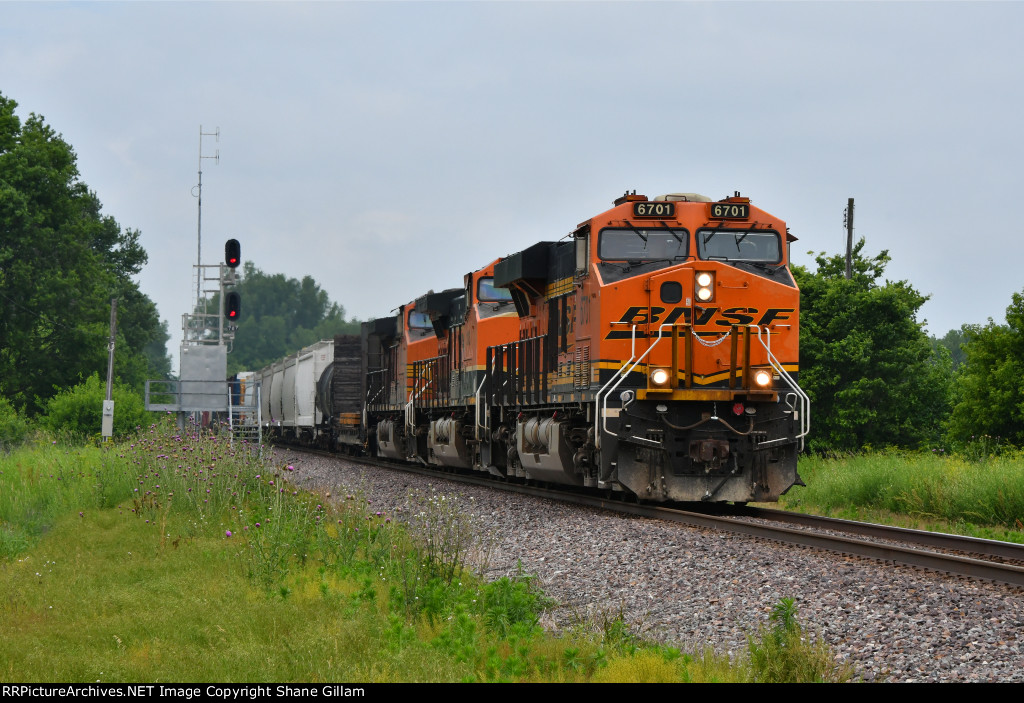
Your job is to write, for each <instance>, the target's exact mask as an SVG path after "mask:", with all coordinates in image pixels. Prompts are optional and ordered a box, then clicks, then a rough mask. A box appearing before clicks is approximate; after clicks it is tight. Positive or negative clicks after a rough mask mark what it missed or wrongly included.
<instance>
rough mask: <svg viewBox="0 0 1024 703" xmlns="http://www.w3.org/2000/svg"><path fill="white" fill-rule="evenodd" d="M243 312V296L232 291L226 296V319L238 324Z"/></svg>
mask: <svg viewBox="0 0 1024 703" xmlns="http://www.w3.org/2000/svg"><path fill="white" fill-rule="evenodd" d="M241 311H242V296H240V295H239V294H238V292H237V291H231V292H230V293H228V294H227V295H225V296H224V317H226V318H228V320H230V321H231V322H237V321H238V316H239V315H240V314H241Z"/></svg>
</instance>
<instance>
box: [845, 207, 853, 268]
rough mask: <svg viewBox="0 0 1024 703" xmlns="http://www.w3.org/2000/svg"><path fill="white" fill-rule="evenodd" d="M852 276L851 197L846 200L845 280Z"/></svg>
mask: <svg viewBox="0 0 1024 703" xmlns="http://www.w3.org/2000/svg"><path fill="white" fill-rule="evenodd" d="M851 278H853V198H850V199H849V200H848V201H847V202H846V280H847V281H849V280H850V279H851Z"/></svg>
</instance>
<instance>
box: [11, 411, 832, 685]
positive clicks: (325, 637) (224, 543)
mask: <svg viewBox="0 0 1024 703" xmlns="http://www.w3.org/2000/svg"><path fill="white" fill-rule="evenodd" d="M291 472H292V467H290V466H287V465H283V464H281V465H275V464H274V462H273V461H272V460H271V461H268V462H264V461H261V460H260V459H259V458H258V456H257V454H255V453H253V452H249V451H247V449H246V448H245V446H244V445H238V444H236V445H234V446H232V445H231V444H230V443H229V442H228V441H226V438H225V437H223V436H220V437H218V436H213V435H207V434H204V433H202V432H200V431H198V430H196V429H192V431H189V432H178V431H177V430H176V429H175V428H174V427H173V426H170V425H161V426H152V427H149V428H146V429H144V430H140V431H139V433H138V436H137V437H135V438H134V439H133V440H130V441H127V442H125V443H123V444H118V445H111V446H106V447H103V448H97V447H72V446H65V445H63V444H60V443H53V442H52V440H46V441H45V442H44V443H37V444H36V446H34V447H25V448H22V449H20V450H18V451H16V452H14V453H12V454H10V455H9V456H7V457H2V458H0V536H2V537H0V549H2V550H3V551H2V553H0V620H2V621H3V622H4V623H5V633H4V635H5V636H4V637H3V638H0V680H4V681H16V680H20V681H24V680H30V681H90V682H91V681H96V680H103V681H128V682H134V681H157V680H161V681H168V680H170V681H311V682H320V681H336V680H348V681H598V680H640V681H663V680H667V681H688V680H753V679H754V678H756V677H755V676H754V675H753V674H752V673H751V671H752V669H750V668H749V666H748V664H747V663H746V660H744V661H740V662H735V661H730V660H729V658H728V657H724V656H722V655H717V654H715V653H714V652H712V651H711V650H708V651H706V652H703V653H698V654H694V655H688V654H681V653H680V652H678V651H677V650H674V649H672V648H667V647H663V646H659V645H654V644H650V643H645V642H643V641H641V640H640V639H639V638H638V637H636V636H634V635H633V634H632V632H631V631H630V629H629V627H628V626H627V625H626V623H625V620H624V619H623V618H622V617H621V616H619V617H615V618H610V619H607V620H606V622H605V623H604V626H603V628H602V629H601V631H600V632H598V633H597V634H594V633H592V632H588V631H583V630H579V631H573V632H570V633H567V634H565V635H563V636H562V637H558V638H556V637H552V636H550V635H548V634H545V633H544V632H543V630H542V629H541V628H540V626H539V620H540V614H541V613H542V611H543V610H544V609H545V608H547V607H550V606H551V605H552V604H551V601H550V600H549V599H547V598H546V597H545V596H544V594H543V593H542V592H541V591H540V589H539V588H538V587H537V585H536V581H535V580H534V579H533V578H531V577H530V576H529V575H527V574H524V573H522V572H518V573H514V574H510V575H509V576H507V577H505V578H502V579H499V580H497V581H494V582H490V583H486V582H484V581H482V580H481V579H480V578H479V575H478V573H476V571H475V567H474V566H472V565H473V564H481V563H486V554H487V552H488V546H489V540H488V539H487V538H486V535H481V534H480V532H479V530H477V529H476V528H475V526H474V524H473V522H474V521H473V513H472V507H471V505H463V504H462V502H461V500H460V499H459V498H457V497H455V496H451V495H446V494H443V493H440V492H437V491H429V492H426V493H421V494H413V495H411V496H410V498H409V504H408V505H409V507H408V508H407V509H406V510H404V511H397V512H396V513H395V514H393V515H392V514H387V513H385V512H384V511H382V510H380V509H378V508H377V507H376V506H374V505H373V504H372V503H371V502H370V500H368V499H367V498H366V497H365V496H361V495H360V494H359V493H358V492H355V491H353V492H349V493H348V494H347V495H345V496H344V498H343V499H341V500H340V501H339V502H338V503H337V504H328V503H327V501H326V500H323V499H322V498H320V497H318V496H316V495H313V494H309V493H305V492H303V491H300V490H298V489H297V488H296V487H295V486H294V485H293V484H292V483H291V482H290V481H289V478H290V475H291ZM469 555H473V559H469V558H468V557H469ZM800 675H801V676H804V675H806V674H800ZM827 675H828V673H827V672H826V673H824V674H819V673H815V674H814V676H812V677H810V678H808V680H817V678H821V677H822V676H827Z"/></svg>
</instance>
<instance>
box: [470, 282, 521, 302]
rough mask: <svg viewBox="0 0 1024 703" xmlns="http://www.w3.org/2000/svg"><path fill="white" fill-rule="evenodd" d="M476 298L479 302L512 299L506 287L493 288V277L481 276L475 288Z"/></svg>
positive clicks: (507, 300) (508, 300)
mask: <svg viewBox="0 0 1024 703" xmlns="http://www.w3.org/2000/svg"><path fill="white" fill-rule="evenodd" d="M476 299H477V300H479V301H480V302H481V303H505V302H510V301H511V300H512V291H510V290H509V289H508V288H495V287H494V279H493V278H481V279H480V282H479V284H478V285H477V288H476Z"/></svg>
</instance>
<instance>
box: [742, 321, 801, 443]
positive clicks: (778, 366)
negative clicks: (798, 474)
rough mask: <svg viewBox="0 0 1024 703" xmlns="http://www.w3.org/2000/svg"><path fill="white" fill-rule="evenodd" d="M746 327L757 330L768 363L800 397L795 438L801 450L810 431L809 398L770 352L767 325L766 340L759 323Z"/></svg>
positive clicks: (770, 339) (770, 342) (769, 337)
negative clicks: (797, 428) (798, 424)
mask: <svg viewBox="0 0 1024 703" xmlns="http://www.w3.org/2000/svg"><path fill="white" fill-rule="evenodd" d="M748 327H750V328H753V329H754V330H756V331H757V341H758V342H760V343H761V346H762V347H764V350H765V352H767V354H768V363H769V364H771V366H772V368H773V369H775V370H776V371H777V372H778V373H779V376H781V377H782V379H783V380H784V381H785V382H786V385H788V386H789V387H790V389H792V391H793V392H794V393H796V394H797V397H799V398H800V406H801V410H800V418H799V422H800V430H801V432H800V434H798V435H796V437H795V439H799V440H800V451H803V448H804V437H806V436H807V434H808V433H809V432H810V431H811V399H810V397H809V396H808V395H807V393H805V392H804V390H803V389H802V388H801V387H800V385H799V384H798V383H797V382H796V381H795V380H793V377H792V376H790V375H789V372H788V371H786V369H784V368H783V367H782V363H781V362H780V361H779V360H778V359H777V358H776V357H775V354H773V353H772V336H771V333H770V332H768V330H767V327H766V328H765V337H766V339H767V342H766V341H765V340H764V339H762V338H761V326H760V325H748Z"/></svg>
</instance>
